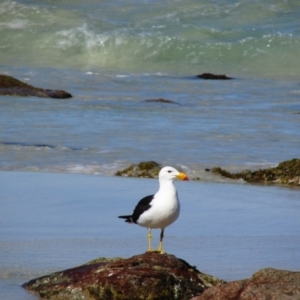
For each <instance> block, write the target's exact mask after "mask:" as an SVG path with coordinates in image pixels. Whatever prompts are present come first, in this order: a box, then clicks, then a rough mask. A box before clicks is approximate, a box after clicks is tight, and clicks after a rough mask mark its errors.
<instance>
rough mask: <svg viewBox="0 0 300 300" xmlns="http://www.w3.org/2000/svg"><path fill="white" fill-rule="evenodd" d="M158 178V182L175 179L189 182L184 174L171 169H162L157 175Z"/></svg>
mask: <svg viewBox="0 0 300 300" xmlns="http://www.w3.org/2000/svg"><path fill="white" fill-rule="evenodd" d="M158 178H159V180H160V181H173V180H174V179H176V178H177V179H180V180H189V178H188V176H187V175H186V174H185V173H182V172H178V171H177V170H176V169H175V168H173V167H164V168H162V169H161V170H160V172H159V174H158Z"/></svg>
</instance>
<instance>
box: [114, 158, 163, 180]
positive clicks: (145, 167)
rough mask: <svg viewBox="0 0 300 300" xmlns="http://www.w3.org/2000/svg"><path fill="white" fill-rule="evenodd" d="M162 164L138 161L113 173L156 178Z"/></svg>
mask: <svg viewBox="0 0 300 300" xmlns="http://www.w3.org/2000/svg"><path fill="white" fill-rule="evenodd" d="M161 168H162V166H161V165H160V164H158V163H156V162H155V161H147V162H140V163H139V164H133V165H130V166H129V167H128V168H126V169H124V170H122V171H118V172H116V173H115V175H116V176H126V177H142V178H157V176H158V173H159V171H160V169H161Z"/></svg>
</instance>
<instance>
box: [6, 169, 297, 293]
mask: <svg viewBox="0 0 300 300" xmlns="http://www.w3.org/2000/svg"><path fill="white" fill-rule="evenodd" d="M0 182H1V183H0V185H1V191H2V192H1V197H0V201H1V203H0V204H1V211H0V222H1V229H0V252H1V258H0V291H1V292H0V297H1V298H4V299H17V298H22V299H35V297H34V296H32V295H30V294H27V293H26V292H25V291H24V290H23V289H22V288H21V287H20V285H21V284H22V283H24V282H25V281H27V280H29V279H32V278H35V277H38V276H42V275H44V274H48V273H50V272H53V271H55V270H62V269H65V268H71V267H74V266H76V265H80V264H82V263H85V262H87V261H89V260H92V259H94V258H97V257H101V256H103V257H116V256H119V257H120V256H121V257H131V256H133V255H136V254H140V253H143V252H144V251H145V250H146V247H147V243H146V230H145V229H144V228H141V227H139V226H136V225H129V224H125V223H124V222H122V221H121V220H120V219H118V218H117V216H118V215H119V214H124V213H125V214H126V213H130V212H131V210H132V208H133V207H134V206H135V204H136V202H137V201H138V200H139V199H140V198H142V197H143V196H145V195H148V194H152V193H153V192H155V191H156V189H157V186H158V183H157V181H156V180H154V179H135V178H120V177H105V176H93V175H75V174H55V173H38V172H37V173H34V172H0ZM176 186H177V189H178V192H179V198H180V200H181V215H180V217H179V219H178V221H176V222H175V223H174V224H173V225H172V226H170V227H168V228H167V229H166V232H165V249H166V251H167V252H168V253H172V254H174V255H176V256H177V257H179V258H182V259H185V260H187V261H188V262H189V263H190V264H193V265H196V266H197V268H198V269H199V270H200V271H202V272H206V273H209V274H211V275H214V276H217V277H219V278H222V279H225V280H234V279H242V278H247V277H250V276H251V275H252V274H253V273H254V272H255V271H257V270H258V269H260V268H263V267H274V268H279V269H288V270H295V271H296V270H298V271H299V270H300V263H299V262H300V252H299V249H300V234H299V225H300V220H299V206H300V202H299V200H300V196H299V191H298V190H293V189H288V188H278V187H263V186H251V185H248V184H223V183H207V182H191V181H190V182H176ZM158 235H159V231H157V230H154V239H153V243H154V245H156V244H157V243H158Z"/></svg>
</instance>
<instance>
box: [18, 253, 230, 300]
mask: <svg viewBox="0 0 300 300" xmlns="http://www.w3.org/2000/svg"><path fill="white" fill-rule="evenodd" d="M224 283H225V282H224V281H223V280H219V279H217V278H215V277H213V276H210V275H206V274H203V273H201V272H199V271H198V270H197V269H196V268H195V267H192V266H190V265H189V264H188V263H186V262H185V261H184V260H181V259H178V258H176V257H175V256H173V255H168V254H160V253H156V252H146V253H145V254H141V255H136V256H133V257H131V258H128V259H122V258H118V259H114V260H105V259H99V260H95V261H93V262H90V263H88V264H86V265H83V266H79V267H76V268H73V269H68V270H65V271H61V272H56V273H53V274H50V275H48V276H43V277H40V278H37V279H34V280H31V281H29V282H27V283H25V284H23V287H24V288H25V289H27V290H29V291H32V292H35V293H37V294H38V295H39V296H40V297H42V298H44V299H48V300H54V299H55V300H62V299H64V300H65V299H68V300H73V299H74V300H75V299H85V300H92V299H93V300H94V299H97V300H99V299H101V300H102V299H103V300H113V299H123V300H126V299H128V300H135V299H151V300H155V299H157V300H158V299H159V300H163V299H166V300H172V299H180V300H188V299H190V298H191V297H194V296H197V295H200V294H201V293H202V292H203V291H204V290H206V289H207V288H209V287H212V286H218V285H222V284H224Z"/></svg>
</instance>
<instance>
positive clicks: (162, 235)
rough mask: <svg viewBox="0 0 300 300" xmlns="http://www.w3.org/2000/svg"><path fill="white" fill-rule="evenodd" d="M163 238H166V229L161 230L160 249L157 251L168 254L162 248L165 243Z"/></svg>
mask: <svg viewBox="0 0 300 300" xmlns="http://www.w3.org/2000/svg"><path fill="white" fill-rule="evenodd" d="M163 238H164V229H162V230H161V232H160V241H159V246H158V249H157V251H158V252H160V253H166V252H165V251H164V250H163V248H162V244H163V243H162V241H163Z"/></svg>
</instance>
